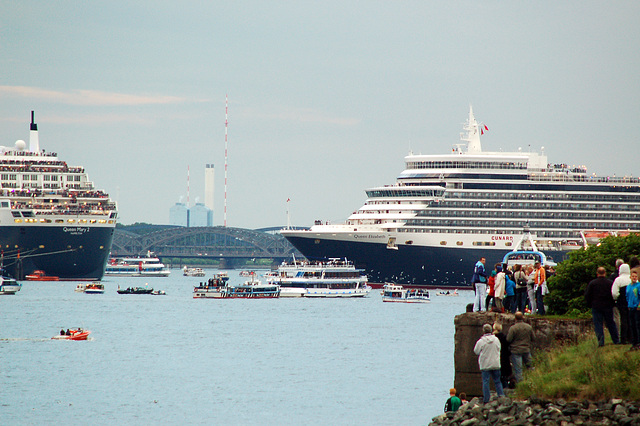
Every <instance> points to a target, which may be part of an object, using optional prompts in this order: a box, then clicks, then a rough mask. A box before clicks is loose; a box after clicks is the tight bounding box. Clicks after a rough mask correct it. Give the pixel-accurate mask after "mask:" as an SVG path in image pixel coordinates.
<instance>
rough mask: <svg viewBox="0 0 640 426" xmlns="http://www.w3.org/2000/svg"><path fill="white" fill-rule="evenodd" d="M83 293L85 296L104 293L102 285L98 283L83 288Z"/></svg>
mask: <svg viewBox="0 0 640 426" xmlns="http://www.w3.org/2000/svg"><path fill="white" fill-rule="evenodd" d="M84 292H85V293H87V294H102V293H104V284H102V283H101V282H99V281H96V282H93V283H89V284H87V285H86V286H85V288H84Z"/></svg>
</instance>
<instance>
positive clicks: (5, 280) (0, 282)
mask: <svg viewBox="0 0 640 426" xmlns="http://www.w3.org/2000/svg"><path fill="white" fill-rule="evenodd" d="M21 288H22V284H20V283H19V282H17V281H16V280H15V279H14V278H10V277H0V294H16V293H17V292H18V291H20V289H21Z"/></svg>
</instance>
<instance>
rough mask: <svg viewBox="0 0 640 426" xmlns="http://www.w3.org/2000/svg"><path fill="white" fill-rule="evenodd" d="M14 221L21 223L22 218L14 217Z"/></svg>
mask: <svg viewBox="0 0 640 426" xmlns="http://www.w3.org/2000/svg"><path fill="white" fill-rule="evenodd" d="M13 221H14V222H15V223H21V222H22V219H13Z"/></svg>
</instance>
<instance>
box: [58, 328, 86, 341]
mask: <svg viewBox="0 0 640 426" xmlns="http://www.w3.org/2000/svg"><path fill="white" fill-rule="evenodd" d="M89 334H91V331H89V330H83V329H81V328H76V329H73V330H67V331H66V332H65V331H64V330H60V334H59V335H57V336H53V337H52V339H54V340H87V338H88V337H89Z"/></svg>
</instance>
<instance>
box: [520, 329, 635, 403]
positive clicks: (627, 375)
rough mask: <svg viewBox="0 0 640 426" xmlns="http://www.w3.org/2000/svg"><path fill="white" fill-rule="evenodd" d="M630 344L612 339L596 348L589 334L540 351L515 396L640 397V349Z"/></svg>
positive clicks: (569, 397) (590, 398) (550, 397)
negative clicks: (532, 368) (570, 343)
mask: <svg viewBox="0 0 640 426" xmlns="http://www.w3.org/2000/svg"><path fill="white" fill-rule="evenodd" d="M629 348H630V345H617V346H614V345H612V344H611V342H608V344H607V345H605V346H604V347H602V348H598V345H597V342H596V339H595V336H592V337H590V338H589V339H587V340H584V341H582V342H580V343H578V344H577V345H571V346H562V347H559V348H556V349H554V350H552V351H549V352H544V353H539V354H537V355H536V357H535V359H534V365H535V369H534V370H530V371H528V372H527V373H526V374H525V377H524V380H523V381H522V382H521V383H520V384H519V385H518V387H517V389H516V397H517V398H522V399H524V398H528V397H529V396H531V395H536V396H538V397H541V398H547V399H557V398H563V399H566V400H576V399H580V400H581V399H589V400H592V401H599V400H607V399H610V398H622V399H628V400H640V351H629Z"/></svg>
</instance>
